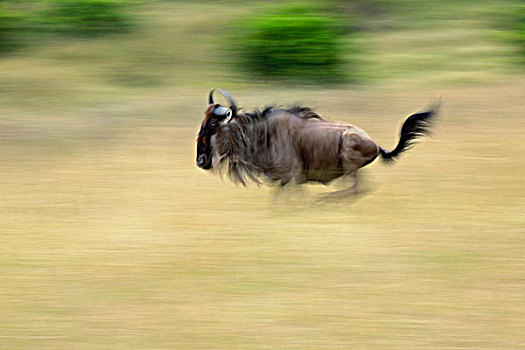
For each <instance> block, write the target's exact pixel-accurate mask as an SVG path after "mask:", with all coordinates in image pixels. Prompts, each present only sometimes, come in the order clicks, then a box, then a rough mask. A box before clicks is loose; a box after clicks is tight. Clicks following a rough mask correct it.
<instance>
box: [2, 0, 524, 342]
mask: <svg viewBox="0 0 525 350" xmlns="http://www.w3.org/2000/svg"><path fill="white" fill-rule="evenodd" d="M478 3H479V6H478V7H476V9H477V12H476V11H469V12H465V13H470V14H471V17H469V18H462V16H460V15H459V14H458V13H457V12H454V9H452V10H450V11H451V12H450V13H451V14H452V15H451V16H450V19H448V20H445V19H443V17H440V16H441V15H439V14H440V12H439V11H438V10H436V11H437V12H433V13H434V14H435V15H436V17H437V18H434V20H433V22H432V18H430V19H425V18H424V17H423V18H422V19H420V21H427V20H428V21H431V22H432V24H433V26H432V27H428V26H426V25H423V24H422V22H418V21H416V22H413V23H412V22H411V23H408V24H407V25H406V26H402V27H399V28H398V27H394V28H393V29H391V30H387V31H385V32H388V34H385V32H383V33H381V34H377V33H376V34H374V32H373V31H372V33H371V34H368V37H365V38H363V39H362V40H363V42H364V43H366V44H367V45H368V48H369V51H368V52H364V53H362V55H365V56H366V55H369V56H368V57H365V58H367V61H368V62H369V63H370V65H371V66H370V67H369V68H368V71H366V70H365V75H367V77H368V80H367V83H364V84H360V85H359V86H356V85H350V86H341V87H331V88H330V87H326V88H321V87H311V86H309V87H298V86H296V87H288V88H286V87H276V86H275V85H271V84H270V85H266V84H265V83H262V84H256V83H253V82H250V81H247V80H242V79H240V78H238V77H235V78H234V77H233V75H234V73H233V72H231V71H228V70H227V69H226V70H225V69H224V68H221V67H222V66H221V63H220V59H214V54H215V53H216V51H215V50H217V45H222V43H223V41H221V40H218V39H217V36H218V33H217V31H218V30H217V28H215V27H214V26H212V25H210V23H212V20H217V19H220V21H222V22H220V24H222V25H224V24H225V23H228V22H229V21H231V20H232V19H233V18H237V16H241V15H243V14H246V13H248V12H249V11H250V10H251V7H250V6H253V5H251V4H250V5H243V6H238V7H235V8H234V9H233V7H232V6H230V7H228V6H222V7H217V6H215V5H214V4H213V3H204V4H186V3H177V2H164V3H163V2H160V3H155V4H154V5H150V6H144V7H143V11H144V16H145V17H146V18H152V19H154V20H152V21H151V24H150V25H149V26H146V27H145V29H144V30H143V31H141V32H138V33H132V34H129V35H127V36H125V37H115V38H110V39H101V40H95V41H80V40H78V41H65V42H60V43H55V44H54V45H52V46H51V47H49V46H45V45H43V46H42V47H38V48H37V49H34V48H33V49H31V50H25V51H24V50H22V51H21V52H18V53H16V54H15V55H12V56H9V57H4V58H2V59H1V61H0V62H1V64H0V82H1V85H0V100H1V102H2V108H1V110H0V162H1V167H0V169H1V173H0V196H1V197H0V198H1V202H0V234H1V236H0V348H2V349H356V348H358V349H519V348H523V347H525V335H524V331H523V330H524V329H525V285H524V284H525V270H524V268H523V267H524V263H525V254H524V253H525V239H524V233H525V212H524V207H525V199H524V198H525V188H524V186H523V176H524V175H525V160H524V157H523V154H525V144H524V142H523V135H524V133H525V120H524V119H523V118H524V117H525V101H524V100H525V99H524V97H525V77H524V76H523V74H522V73H520V72H519V71H518V70H515V69H514V68H509V67H511V66H509V65H508V62H507V61H509V60H512V59H511V58H509V57H512V56H511V55H510V54H509V53H510V52H511V51H512V50H513V49H512V48H511V47H510V46H506V45H504V44H501V43H500V42H499V41H497V40H493V38H492V36H491V35H488V34H487V32H486V31H485V30H484V29H482V28H483V27H482V26H481V23H482V22H483V19H484V18H485V17H483V16H481V15H480V13H481V14H482V13H485V12H484V11H486V12H487V13H488V12H490V11H492V10H493V8H491V7H490V6H493V7H494V8H496V7H497V6H499V5H496V3H494V4H493V3H491V2H478ZM458 6H461V5H458ZM460 8H461V7H460ZM454 16H455V17H454ZM456 17H457V18H456ZM216 39H217V40H216ZM381 75H383V76H384V77H385V78H384V79H382V80H380V79H379V78H380V77H381ZM211 87H223V88H226V89H228V90H230V91H231V92H232V93H233V94H234V96H235V97H236V98H237V100H238V102H239V104H241V105H243V106H247V107H255V106H258V105H261V104H265V103H271V102H284V103H286V102H289V103H293V102H297V101H299V102H305V103H307V104H309V105H311V106H314V107H315V108H316V110H317V111H319V112H320V113H321V114H322V115H324V116H326V117H327V118H329V119H333V120H339V121H343V122H349V123H353V124H356V125H359V126H361V127H363V128H364V129H365V130H366V131H367V132H368V133H369V134H370V135H371V136H372V137H373V138H374V139H375V140H376V141H378V142H379V143H380V144H381V145H382V146H383V147H385V148H390V147H392V146H393V145H394V144H395V142H397V139H396V138H397V134H398V128H399V124H400V123H401V121H402V119H403V118H404V117H405V116H406V115H408V114H409V113H411V112H414V111H416V110H418V109H419V108H420V107H422V106H424V105H425V104H426V103H427V102H428V101H429V100H430V95H431V93H434V94H437V95H442V96H443V107H442V113H441V116H440V118H439V119H438V121H437V123H436V126H435V129H434V136H433V138H432V139H425V140H422V141H421V142H420V143H419V144H418V145H417V146H416V148H414V149H413V150H412V151H410V152H409V153H407V154H405V155H404V156H403V157H402V159H401V160H400V161H399V162H398V163H397V164H396V165H395V166H392V167H388V166H385V165H383V164H381V162H380V161H376V162H375V163H373V164H372V165H371V166H369V167H367V169H366V170H365V171H364V180H365V185H366V188H367V189H368V192H367V193H366V194H365V195H363V196H361V197H360V198H359V199H358V200H351V201H338V202H329V203H325V204H323V205H314V204H312V203H313V201H314V199H315V195H316V194H318V193H321V192H324V191H329V190H333V188H329V189H325V188H322V187H320V186H308V187H307V189H306V191H305V192H306V193H302V194H297V193H296V192H294V191H290V192H291V193H289V194H288V195H286V196H285V198H284V199H283V200H282V201H281V202H277V203H276V202H274V200H273V199H272V198H273V196H272V194H273V189H272V188H267V187H256V186H250V187H248V188H239V187H235V186H234V185H233V184H231V183H229V182H227V181H221V179H220V178H219V177H217V176H212V175H211V174H208V173H205V172H203V171H201V170H199V169H197V168H196V167H195V165H194V157H195V151H194V147H195V134H196V132H197V130H198V127H199V124H200V120H201V118H202V112H203V109H204V107H205V100H206V94H207V92H208V90H209V88H211ZM333 187H337V184H335V185H334V186H333Z"/></svg>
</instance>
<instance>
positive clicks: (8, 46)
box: [0, 2, 23, 54]
mask: <svg viewBox="0 0 525 350" xmlns="http://www.w3.org/2000/svg"><path fill="white" fill-rule="evenodd" d="M21 20H23V18H21V17H20V16H19V15H18V14H16V13H14V12H13V11H10V10H9V9H8V8H6V7H4V6H2V2H0V54H1V53H5V52H9V51H11V50H13V49H15V48H16V47H19V46H20V36H21V32H22V31H23V26H21V24H20V21H21Z"/></svg>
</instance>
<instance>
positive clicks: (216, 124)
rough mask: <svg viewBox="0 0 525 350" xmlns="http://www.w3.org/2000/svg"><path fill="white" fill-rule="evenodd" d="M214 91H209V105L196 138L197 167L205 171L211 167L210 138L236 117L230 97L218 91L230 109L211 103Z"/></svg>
mask: <svg viewBox="0 0 525 350" xmlns="http://www.w3.org/2000/svg"><path fill="white" fill-rule="evenodd" d="M214 91H215V89H212V90H211V91H210V95H209V97H208V104H209V105H208V107H207V108H206V111H205V112H204V120H203V121H202V125H201V129H200V130H199V134H198V136H197V166H198V167H199V168H202V169H205V170H208V169H210V168H211V167H212V136H213V135H215V134H217V133H218V132H219V130H220V128H221V127H224V126H225V125H227V124H228V123H229V122H230V121H231V120H232V118H234V117H235V116H236V115H237V105H236V104H235V101H234V100H233V98H232V97H231V95H230V94H229V93H227V92H226V91H224V90H220V89H219V91H220V92H221V93H222V94H223V95H224V97H226V99H227V100H228V102H229V103H230V107H229V108H226V107H224V106H221V105H220V104H218V103H215V102H214V101H213V92H214Z"/></svg>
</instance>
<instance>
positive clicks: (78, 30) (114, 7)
mask: <svg viewBox="0 0 525 350" xmlns="http://www.w3.org/2000/svg"><path fill="white" fill-rule="evenodd" d="M46 17H47V20H46V22H47V24H48V26H49V27H50V30H51V31H57V32H62V33H66V34H73V35H84V36H100V35H104V34H111V33H121V32H125V31H127V30H128V29H130V27H131V18H130V16H129V15H126V14H125V12H124V8H123V5H122V3H120V2H117V1H110V0H62V1H56V0H55V1H53V2H52V6H51V9H50V10H49V11H48V12H47V16H46Z"/></svg>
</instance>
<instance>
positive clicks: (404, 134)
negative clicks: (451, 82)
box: [379, 103, 439, 163]
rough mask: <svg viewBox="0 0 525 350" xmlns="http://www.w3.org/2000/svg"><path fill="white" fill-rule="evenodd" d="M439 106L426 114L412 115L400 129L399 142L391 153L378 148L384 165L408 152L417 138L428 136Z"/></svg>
mask: <svg viewBox="0 0 525 350" xmlns="http://www.w3.org/2000/svg"><path fill="white" fill-rule="evenodd" d="M438 109H439V104H438V103H436V104H434V105H433V106H432V108H430V109H429V110H428V111H426V112H421V113H416V114H412V115H411V116H410V117H408V118H407V120H405V122H404V123H403V126H402V127H401V135H400V137H399V142H398V144H397V146H396V148H394V149H393V150H392V151H390V152H389V151H386V150H384V149H383V148H381V147H379V152H380V153H381V157H382V158H383V160H384V161H385V162H386V163H392V162H394V161H395V160H396V158H397V157H399V155H400V154H401V153H403V152H406V151H408V150H409V149H410V148H412V147H413V146H414V142H415V140H416V139H417V138H418V137H421V136H425V135H430V127H431V126H432V122H433V120H434V119H435V117H436V116H437V112H438Z"/></svg>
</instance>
